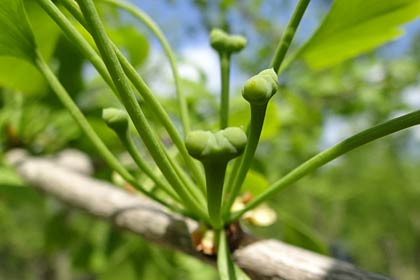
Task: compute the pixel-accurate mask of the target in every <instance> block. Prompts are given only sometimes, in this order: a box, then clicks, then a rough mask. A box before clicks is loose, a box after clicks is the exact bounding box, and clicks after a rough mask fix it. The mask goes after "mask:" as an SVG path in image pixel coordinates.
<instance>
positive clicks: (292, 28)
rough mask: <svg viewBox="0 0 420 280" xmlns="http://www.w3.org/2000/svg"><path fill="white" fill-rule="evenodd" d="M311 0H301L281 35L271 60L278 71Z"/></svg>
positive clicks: (272, 65)
mask: <svg viewBox="0 0 420 280" xmlns="http://www.w3.org/2000/svg"><path fill="white" fill-rule="evenodd" d="M309 2H310V0H299V2H298V3H297V5H296V7H295V10H294V11H293V14H292V17H291V18H290V21H289V23H288V24H287V26H286V29H285V30H284V32H283V34H282V36H281V39H280V42H279V44H278V45H277V49H276V52H275V53H274V57H273V59H272V61H271V67H273V68H274V71H275V72H276V73H278V72H279V69H280V66H281V64H282V62H283V59H284V58H285V56H286V53H287V50H288V49H289V47H290V44H291V42H292V40H293V37H294V36H295V33H296V30H297V28H298V26H299V23H300V21H301V19H302V17H303V14H304V13H305V11H306V8H307V7H308V5H309Z"/></svg>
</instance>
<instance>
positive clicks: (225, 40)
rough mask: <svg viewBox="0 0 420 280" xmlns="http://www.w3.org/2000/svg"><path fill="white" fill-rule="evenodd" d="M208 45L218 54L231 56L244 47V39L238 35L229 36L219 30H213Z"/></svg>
mask: <svg viewBox="0 0 420 280" xmlns="http://www.w3.org/2000/svg"><path fill="white" fill-rule="evenodd" d="M210 45H211V46H212V47H213V49H215V50H216V51H217V52H219V53H222V52H227V53H229V54H231V53H236V52H239V51H241V50H242V49H243V48H244V47H245V46H246V39H245V38H244V37H242V36H239V35H229V34H227V33H226V32H224V31H223V30H221V29H213V30H212V31H211V33H210Z"/></svg>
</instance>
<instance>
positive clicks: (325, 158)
mask: <svg viewBox="0 0 420 280" xmlns="http://www.w3.org/2000/svg"><path fill="white" fill-rule="evenodd" d="M419 124H420V110H418V111H414V112H412V113H409V114H406V115H403V116H401V117H398V118H395V119H392V120H389V121H387V122H384V123H382V124H379V125H377V126H374V127H371V128H369V129H367V130H364V131H362V132H360V133H358V134H356V135H354V136H352V137H350V138H347V139H346V140H344V141H342V142H341V143H339V144H337V145H335V146H333V147H331V148H329V149H327V150H325V151H323V152H321V153H319V154H317V155H316V156H314V157H312V158H311V159H309V160H308V161H306V162H304V163H303V164H301V165H300V166H298V167H296V168H295V169H293V170H292V171H291V172H289V173H288V174H287V175H286V176H284V177H283V178H281V179H280V180H278V181H276V182H275V183H274V184H272V185H271V186H270V187H269V188H268V189H267V190H265V191H264V192H263V193H261V194H260V195H259V196H258V197H256V198H255V199H254V200H252V201H251V202H250V203H249V204H248V205H247V206H246V207H245V208H244V209H242V210H241V211H238V212H235V213H233V214H232V215H231V217H230V219H229V220H230V221H234V220H237V219H238V218H240V217H241V215H242V214H244V213H245V212H247V211H249V210H250V209H252V208H255V207H256V206H257V205H259V204H260V203H261V202H263V201H265V200H266V199H268V198H269V197H270V196H272V195H273V194H275V193H276V192H278V191H280V190H284V189H285V188H286V187H288V186H290V185H291V184H293V183H294V182H296V181H297V180H299V179H300V178H302V177H303V176H305V175H306V174H308V173H310V172H312V171H314V170H315V169H317V168H319V167H321V166H323V165H325V164H327V163H328V162H330V161H332V160H334V159H336V158H338V157H339V156H341V155H343V154H345V153H347V152H349V151H351V150H353V149H355V148H357V147H360V146H362V145H364V144H366V143H369V142H372V141H374V140H376V139H379V138H382V137H384V136H386V135H389V134H392V133H395V132H397V131H400V130H403V129H405V128H408V127H411V126H415V125H419Z"/></svg>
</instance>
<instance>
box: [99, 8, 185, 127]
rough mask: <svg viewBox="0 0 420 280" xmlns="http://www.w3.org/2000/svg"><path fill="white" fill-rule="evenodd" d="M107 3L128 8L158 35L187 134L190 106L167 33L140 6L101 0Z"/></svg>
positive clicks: (127, 9) (128, 10)
mask: <svg viewBox="0 0 420 280" xmlns="http://www.w3.org/2000/svg"><path fill="white" fill-rule="evenodd" d="M100 1H103V2H105V3H109V4H111V5H114V6H117V7H119V8H121V9H124V10H126V11H127V12H129V13H130V14H132V15H133V16H134V17H135V18H137V19H138V20H140V21H141V22H143V23H144V25H146V26H147V28H149V29H150V31H152V33H153V34H154V35H155V36H156V38H157V39H158V40H159V42H160V44H161V45H162V48H163V50H164V52H165V54H166V56H167V57H168V60H169V64H170V66H171V70H172V74H173V76H174V82H175V89H176V93H177V97H178V98H177V99H178V106H179V109H180V114H181V123H182V127H183V130H184V134H185V135H186V134H187V133H188V132H189V131H190V121H189V114H188V106H187V100H186V98H185V96H184V93H183V91H182V89H181V82H180V78H179V73H178V68H177V64H176V60H175V55H174V52H173V50H172V48H171V46H170V45H169V43H168V40H167V39H166V37H165V35H164V34H163V32H162V30H161V29H160V28H159V26H158V25H157V24H156V23H155V22H154V21H153V19H152V18H150V17H149V16H148V15H147V14H146V13H145V12H144V11H142V10H140V9H139V8H138V7H136V6H134V5H131V4H129V3H126V2H124V1H117V0H100Z"/></svg>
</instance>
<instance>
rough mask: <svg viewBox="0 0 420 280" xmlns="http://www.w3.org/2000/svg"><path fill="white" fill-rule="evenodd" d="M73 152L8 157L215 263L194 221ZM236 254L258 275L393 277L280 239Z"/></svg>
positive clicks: (115, 219) (297, 279)
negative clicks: (96, 173)
mask: <svg viewBox="0 0 420 280" xmlns="http://www.w3.org/2000/svg"><path fill="white" fill-rule="evenodd" d="M68 154H69V153H68ZM70 155H71V157H72V160H69V159H68V158H65V154H61V155H60V156H58V157H56V158H32V157H29V156H28V155H26V154H25V153H24V152H22V151H19V150H15V151H12V152H9V153H8V155H7V156H6V160H7V161H8V162H9V163H10V164H12V165H14V166H15V167H16V169H17V171H18V173H19V174H20V175H21V176H22V178H23V179H24V180H25V181H26V182H27V183H28V184H29V185H31V186H33V187H34V188H37V189H39V190H41V191H43V192H45V193H46V194H48V195H51V196H53V197H55V198H57V199H59V200H61V201H63V202H65V203H66V204H68V205H69V206H71V207H75V208H78V209H82V210H84V211H86V212H87V213H89V214H91V215H94V216H96V217H99V218H102V219H107V220H109V221H110V222H112V223H113V224H115V225H116V226H118V227H121V228H124V229H127V230H129V231H131V232H133V233H135V234H139V235H141V236H142V237H143V238H145V239H147V240H150V241H153V242H155V243H158V244H161V245H164V246H167V247H170V248H173V249H176V250H179V251H182V252H184V253H187V254H189V255H192V256H195V257H197V258H200V259H202V260H204V261H207V262H210V263H213V264H214V260H212V259H211V258H208V257H206V256H204V255H202V254H200V253H198V252H196V250H195V249H194V247H193V245H192V242H191V233H192V231H193V230H194V229H196V228H197V223H196V222H195V221H192V220H190V219H187V218H184V217H181V216H179V215H176V214H173V213H171V212H169V211H167V210H166V209H164V208H163V207H162V206H160V205H159V204H157V203H155V202H154V201H151V200H149V199H147V198H144V197H142V196H137V195H133V194H131V193H128V192H126V191H124V190H122V189H119V188H117V187H115V186H113V185H111V184H109V183H107V182H103V181H99V180H96V179H92V178H90V177H89V176H87V175H86V174H83V172H82V173H81V171H83V170H87V171H89V170H91V165H90V164H89V160H88V159H87V158H84V157H83V156H82V155H77V153H76V154H75V152H72V153H70ZM63 157H64V158H63ZM63 163H64V164H63ZM80 167H83V168H84V169H83V168H80ZM85 173H86V172H85ZM87 173H88V172H87ZM233 256H234V259H235V261H236V263H237V264H238V265H239V266H240V267H241V268H243V269H244V270H245V271H246V272H247V273H248V274H249V275H250V276H251V277H252V278H253V279H287V280H304V279H305V280H309V279H311V280H318V279H337V280H347V279H348V280H353V279H390V278H387V277H385V276H380V275H377V274H373V273H369V272H365V271H363V270H361V269H359V268H356V267H355V266H353V265H351V264H348V263H345V262H342V261H338V260H334V259H332V258H329V257H326V256H322V255H319V254H315V253H313V252H310V251H306V250H303V249H301V248H297V247H294V246H291V245H287V244H285V243H283V242H280V241H277V240H257V239H256V238H252V237H247V238H246V240H244V242H242V246H241V247H240V248H238V249H237V250H235V252H234V253H233Z"/></svg>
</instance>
